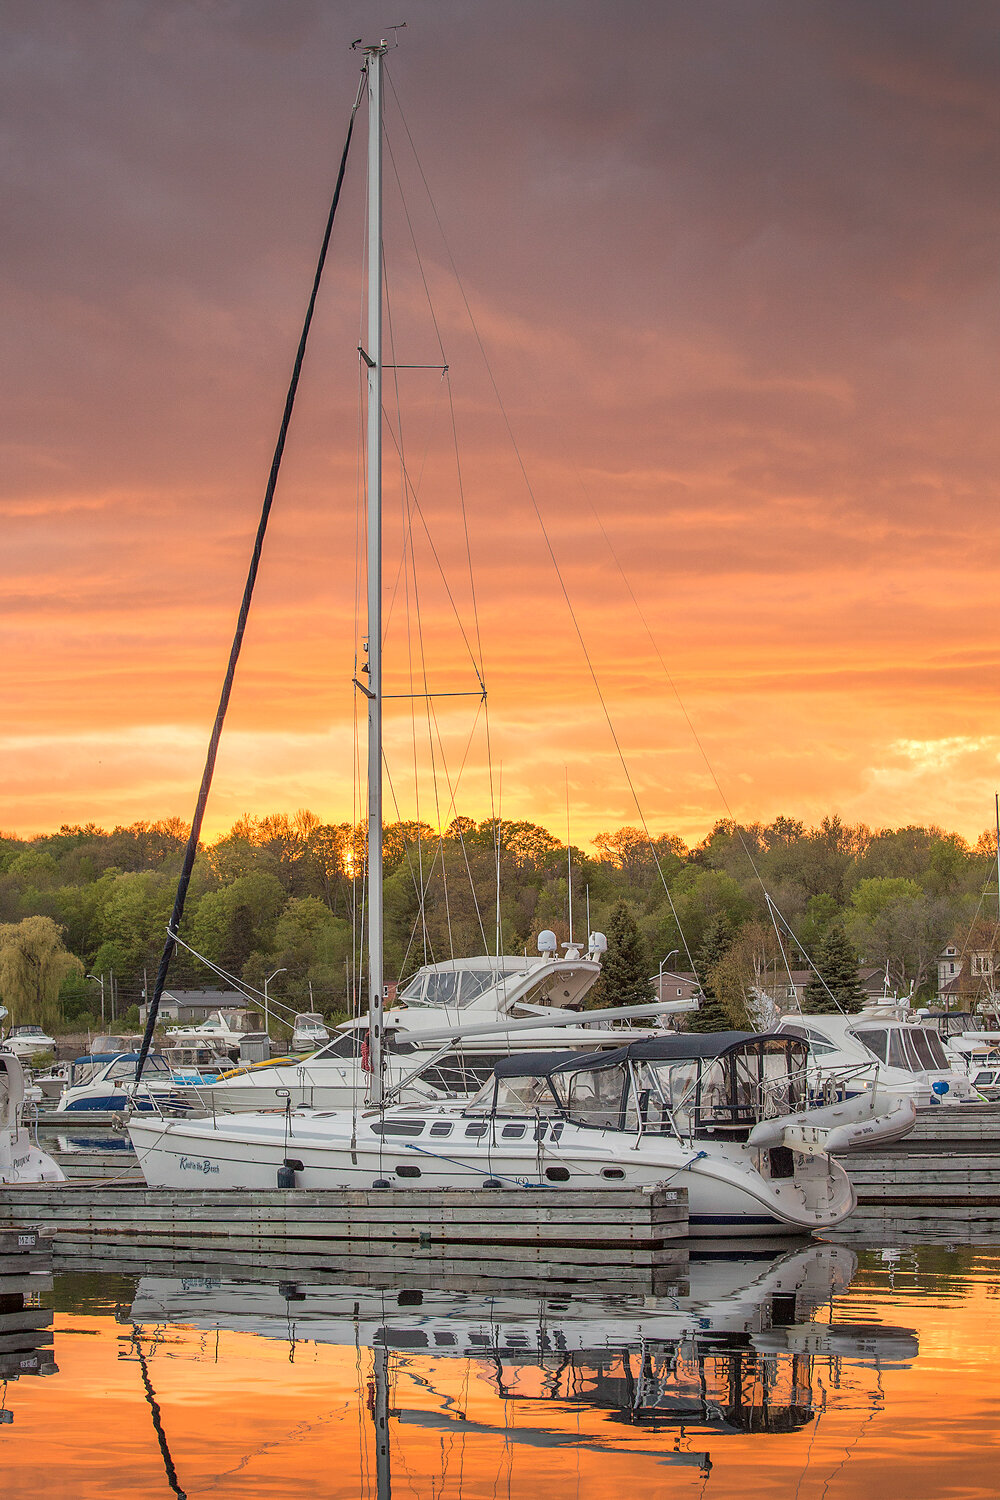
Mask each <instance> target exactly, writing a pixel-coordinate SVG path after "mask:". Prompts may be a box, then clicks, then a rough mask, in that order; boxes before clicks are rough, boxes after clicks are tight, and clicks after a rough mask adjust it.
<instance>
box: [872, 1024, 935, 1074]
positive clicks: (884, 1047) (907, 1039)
mask: <svg viewBox="0 0 1000 1500" xmlns="http://www.w3.org/2000/svg"><path fill="white" fill-rule="evenodd" d="M854 1035H855V1036H856V1037H857V1039H858V1041H859V1042H860V1043H861V1044H862V1046H863V1047H865V1048H866V1049H867V1050H868V1051H869V1052H870V1053H871V1054H872V1056H873V1057H877V1058H878V1060H879V1062H881V1063H885V1064H886V1066H887V1067H890V1068H900V1069H902V1071H903V1072H904V1073H922V1072H924V1070H925V1069H931V1070H932V1071H934V1072H941V1071H944V1070H946V1069H947V1067H948V1059H947V1057H946V1056H945V1052H944V1048H943V1047H942V1046H941V1042H940V1040H939V1038H938V1037H932V1036H931V1035H930V1034H929V1033H928V1032H925V1031H919V1032H918V1030H917V1028H916V1027H913V1028H912V1034H911V1032H910V1031H908V1030H907V1028H906V1027H904V1026H865V1027H863V1028H859V1029H858V1030H857V1031H855V1033H854ZM918 1039H919V1043H918ZM920 1044H925V1045H920ZM924 1059H929V1060H928V1061H925V1060H924Z"/></svg>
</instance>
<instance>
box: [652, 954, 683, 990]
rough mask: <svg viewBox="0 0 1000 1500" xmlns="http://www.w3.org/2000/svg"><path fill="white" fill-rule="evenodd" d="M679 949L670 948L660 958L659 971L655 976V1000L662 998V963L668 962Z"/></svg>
mask: <svg viewBox="0 0 1000 1500" xmlns="http://www.w3.org/2000/svg"><path fill="white" fill-rule="evenodd" d="M680 951H681V950H680V949H679V948H671V950H670V952H669V953H668V954H667V956H666V957H665V958H661V959H660V969H659V973H658V974H657V976H656V998H657V1000H662V999H663V965H664V964H665V963H669V962H670V960H671V959H672V958H675V957H676V956H677V954H678V953H679V952H680Z"/></svg>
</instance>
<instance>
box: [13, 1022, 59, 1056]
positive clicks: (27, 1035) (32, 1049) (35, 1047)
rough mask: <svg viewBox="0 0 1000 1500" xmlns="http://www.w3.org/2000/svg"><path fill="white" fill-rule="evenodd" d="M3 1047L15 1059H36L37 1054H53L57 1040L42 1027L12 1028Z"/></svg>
mask: <svg viewBox="0 0 1000 1500" xmlns="http://www.w3.org/2000/svg"><path fill="white" fill-rule="evenodd" d="M3 1045H4V1046H5V1047H6V1048H7V1050H8V1051H9V1052H13V1053H14V1056H15V1057H34V1055H35V1053H36V1052H51V1051H52V1050H53V1048H54V1047H55V1045H56V1040H55V1037H52V1036H49V1034H48V1032H47V1031H43V1030H42V1028H41V1026H12V1027H11V1030H10V1035H9V1036H8V1037H7V1038H6V1039H5V1041H4V1044H3Z"/></svg>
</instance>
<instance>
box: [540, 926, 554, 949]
mask: <svg viewBox="0 0 1000 1500" xmlns="http://www.w3.org/2000/svg"><path fill="white" fill-rule="evenodd" d="M558 947H559V943H558V941H557V939H556V935H555V933H554V932H550V931H549V929H548V928H547V927H546V929H545V931H544V932H540V933H539V934H538V951H539V953H555V952H556V950H557V949H558Z"/></svg>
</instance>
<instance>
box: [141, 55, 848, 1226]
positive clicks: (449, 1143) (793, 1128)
mask: <svg viewBox="0 0 1000 1500" xmlns="http://www.w3.org/2000/svg"><path fill="white" fill-rule="evenodd" d="M387 50H388V47H387V43H386V42H385V41H384V40H383V41H380V42H378V43H376V44H374V45H371V46H367V47H365V48H364V70H363V78H362V92H363V93H367V99H368V121H369V137H368V274H367V285H368V297H367V304H368V305H367V333H366V340H365V345H364V347H362V348H360V349H359V353H360V356H361V359H362V362H363V369H364V374H365V378H366V383H367V464H368V505H369V512H368V516H369V520H368V528H367V607H368V617H367V651H368V660H367V661H366V662H365V665H364V667H363V668H362V671H361V673H360V674H359V677H358V678H357V679H356V685H357V687H358V688H359V690H360V691H361V692H362V693H363V694H364V697H365V699H366V700H367V718H368V808H367V811H368V819H367V838H368V861H367V866H368V932H367V960H368V973H367V982H368V1020H367V1028H366V1032H367V1034H366V1061H367V1063H368V1067H369V1074H368V1077H369V1088H368V1098H367V1108H365V1109H362V1110H360V1111H359V1110H358V1109H357V1108H356V1107H355V1108H342V1109H332V1110H325V1109H307V1108H302V1107H296V1105H295V1104H294V1102H293V1100H292V1098H291V1097H290V1096H289V1097H287V1098H286V1099H285V1100H284V1104H285V1107H284V1109H283V1110H279V1111H275V1110H269V1111H268V1110H265V1111H259V1112H249V1113H246V1114H224V1115H218V1114H213V1116H212V1117H210V1118H205V1119H182V1120H166V1119H151V1118H148V1117H147V1118H139V1117H133V1118H132V1119H131V1120H130V1122H129V1133H130V1135H131V1138H132V1142H133V1145H134V1146H135V1149H136V1151H137V1153H138V1156H139V1160H140V1163H141V1166H142V1171H143V1175H144V1176H145V1179H146V1181H147V1183H149V1184H150V1185H152V1186H170V1187H185V1186H190V1187H193V1188H199V1187H202V1186H204V1185H205V1183H206V1182H210V1183H211V1184H212V1186H213V1187H224V1188H228V1187H233V1188H237V1187H272V1186H275V1185H277V1184H278V1183H279V1182H280V1183H281V1184H282V1185H284V1186H289V1185H291V1186H294V1185H301V1186H302V1187H303V1188H312V1189H316V1188H324V1189H359V1188H364V1189H370V1188H372V1187H374V1188H392V1187H393V1186H395V1185H401V1186H406V1187H409V1188H413V1187H421V1186H422V1187H426V1188H428V1189H440V1188H447V1187H463V1188H470V1187H476V1186H481V1187H483V1188H484V1189H486V1190H491V1189H500V1190H503V1189H505V1188H518V1189H523V1188H524V1187H525V1186H534V1185H537V1186H546V1187H565V1188H566V1189H567V1190H568V1191H573V1190H578V1189H586V1190H590V1191H603V1190H614V1189H621V1188H653V1187H656V1186H662V1185H665V1184H667V1183H672V1184H674V1185H676V1186H679V1187H685V1188H686V1189H687V1192H688V1198H689V1204H690V1213H691V1223H692V1227H693V1228H694V1229H695V1230H696V1231H697V1232H699V1233H703V1234H710V1235H725V1236H727V1237H731V1236H733V1235H750V1236H760V1235H773V1234H784V1233H787V1232H788V1231H789V1229H792V1230H796V1231H812V1230H824V1229H829V1228H831V1227H832V1226H833V1225H835V1224H838V1223H840V1222H841V1220H843V1219H844V1218H845V1217H846V1216H847V1215H848V1214H849V1213H850V1212H851V1210H852V1209H853V1207H854V1204H855V1197H854V1192H853V1189H852V1187H851V1183H850V1180H849V1178H848V1176H847V1174H846V1172H845V1171H844V1169H843V1167H841V1166H840V1165H839V1164H838V1162H837V1161H836V1160H835V1159H834V1158H833V1156H832V1155H831V1154H830V1151H829V1150H828V1149H827V1142H828V1138H829V1141H830V1142H831V1143H834V1142H836V1143H840V1144H842V1143H843V1141H844V1139H845V1136H849V1135H850V1132H851V1130H852V1128H853V1126H854V1124H855V1123H856V1122H857V1121H858V1120H862V1119H863V1118H864V1117H865V1115H866V1112H867V1113H870V1111H871V1108H872V1104H871V1100H870V1099H861V1100H857V1101H854V1102H851V1103H849V1104H847V1105H845V1104H844V1102H843V1101H842V1100H841V1099H840V1098H839V1097H837V1096H834V1097H830V1096H826V1097H824V1098H821V1099H820V1100H819V1101H817V1100H816V1099H815V1098H814V1097H812V1096H810V1095H809V1094H808V1092H807V1088H806V1082H805V1080H806V1067H807V1057H808V1053H807V1047H806V1044H805V1043H804V1042H803V1041H802V1039H800V1038H795V1037H788V1036H781V1037H778V1036H774V1035H767V1034H765V1035H757V1034H752V1033H742V1032H721V1033H714V1034H707V1035H702V1034H687V1035H670V1034H662V1035H659V1036H650V1037H649V1038H648V1039H644V1040H641V1041H639V1040H635V1041H630V1042H629V1043H628V1045H626V1046H624V1047H619V1048H617V1049H615V1050H613V1051H610V1052H605V1053H598V1054H597V1055H596V1056H595V1055H592V1054H580V1053H578V1052H557V1053H554V1052H552V1051H548V1052H534V1053H530V1052H529V1053H526V1054H518V1055H513V1056H510V1057H509V1058H507V1059H505V1060H502V1061H500V1062H498V1063H497V1065H496V1069H495V1072H494V1074H493V1076H492V1077H491V1078H490V1079H489V1081H488V1082H487V1083H485V1084H484V1085H483V1088H482V1089H481V1091H480V1092H479V1094H477V1095H476V1096H475V1097H474V1098H472V1099H471V1100H468V1099H462V1100H448V1099H444V1100H441V1101H440V1102H434V1101H429V1100H422V1101H420V1102H419V1103H417V1104H408V1103H393V1102H391V1100H390V1099H389V1098H387V1090H386V1081H385V1061H386V1051H387V1048H386V1029H385V1016H384V1013H383V1000H384V993H385V991H384V968H383V871H382V824H383V819H382V780H383V753H382V706H383V687H382V641H383V621H382V520H381V516H382V512H381V487H382V424H383V418H382V375H383V342H382V316H383V288H382V90H383V65H384V58H385V54H386V51H387ZM359 97H360V96H359ZM361 678H365V679H366V681H361ZM546 1019H547V1018H535V1021H536V1022H539V1021H541V1022H542V1024H544V1021H545V1020H546ZM514 1024H516V1025H518V1026H520V1027H524V1028H530V1027H531V1026H532V1024H533V1022H532V1020H531V1018H528V1019H526V1020H523V1021H520V1022H518V1023H511V1022H509V1021H508V1022H507V1023H506V1026H507V1028H511V1027H512V1025H514ZM147 1029H148V1028H147ZM503 1029H504V1028H503V1027H501V1028H500V1030H503ZM817 1102H818V1103H819V1105H820V1107H819V1108H812V1107H811V1105H813V1104H815V1103H817Z"/></svg>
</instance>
